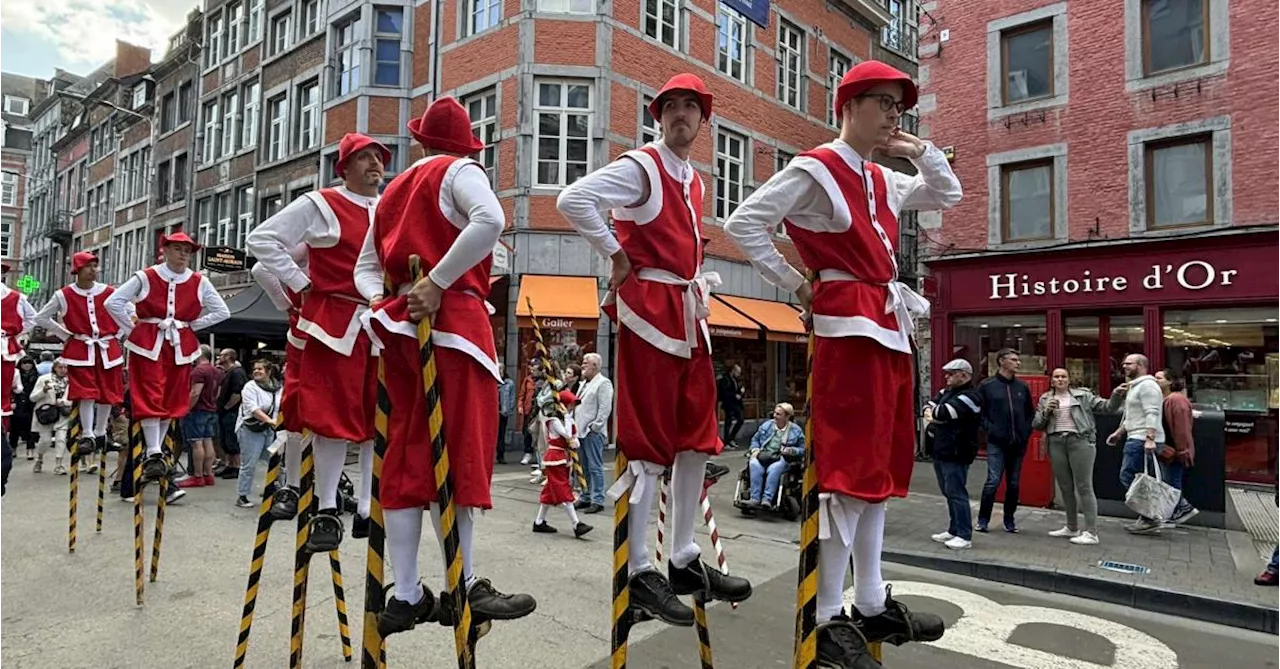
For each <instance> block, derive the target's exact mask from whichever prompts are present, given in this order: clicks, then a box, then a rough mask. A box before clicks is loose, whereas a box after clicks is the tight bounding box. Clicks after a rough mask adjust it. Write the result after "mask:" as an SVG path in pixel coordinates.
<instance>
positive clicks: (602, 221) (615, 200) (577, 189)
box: [556, 140, 695, 257]
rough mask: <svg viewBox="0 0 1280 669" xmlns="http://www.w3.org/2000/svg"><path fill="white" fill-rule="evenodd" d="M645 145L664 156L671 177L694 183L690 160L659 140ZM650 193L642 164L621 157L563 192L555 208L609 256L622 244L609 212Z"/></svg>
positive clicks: (598, 249)
mask: <svg viewBox="0 0 1280 669" xmlns="http://www.w3.org/2000/svg"><path fill="white" fill-rule="evenodd" d="M646 146H648V147H652V148H654V149H657V151H658V155H660V156H662V167H663V169H665V170H666V171H667V174H669V175H671V176H672V178H674V179H675V180H676V181H679V182H681V183H683V184H685V185H688V184H690V183H692V182H693V177H694V173H695V172H694V169H693V166H692V165H690V164H689V161H687V160H684V159H682V158H680V156H677V155H676V154H675V152H673V151H672V150H671V149H669V148H667V145H666V144H665V143H663V142H662V141H660V140H659V141H656V142H650V143H649V144H648V145H646ZM648 193H649V178H648V175H647V174H646V173H645V170H644V168H643V167H641V166H640V163H637V162H636V161H634V160H632V159H630V158H627V157H622V158H618V159H617V160H615V161H613V162H611V163H609V164H608V165H605V166H604V167H601V168H600V169H598V170H596V171H594V172H592V173H591V174H588V175H587V176H585V177H582V178H581V179H578V180H577V181H575V182H573V184H572V185H571V186H569V187H568V188H566V189H564V190H563V191H561V193H560V197H558V198H556V208H557V209H559V210H560V214H561V215H563V216H564V217H565V219H566V220H568V221H569V224H570V225H572V226H573V228H574V229H575V230H577V231H578V234H580V235H582V236H583V238H584V239H586V240H587V243H589V244H590V245H591V248H593V249H595V250H596V253H599V254H600V255H602V256H605V257H609V256H612V255H613V254H614V253H617V252H618V251H619V250H620V249H621V248H622V246H621V245H620V244H619V243H618V239H617V237H614V236H613V232H612V231H610V230H609V223H608V219H607V218H606V214H607V213H608V212H609V211H610V210H611V209H617V208H620V207H631V206H635V205H638V204H642V203H643V199H644V198H645V196H646V195H648Z"/></svg>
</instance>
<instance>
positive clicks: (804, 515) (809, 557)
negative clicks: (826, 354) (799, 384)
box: [793, 330, 818, 669]
mask: <svg viewBox="0 0 1280 669" xmlns="http://www.w3.org/2000/svg"><path fill="white" fill-rule="evenodd" d="M813 349H814V334H813V331H812V330H810V332H809V347H808V356H807V361H808V382H807V384H806V389H805V415H806V416H807V419H806V420H805V422H804V433H805V434H804V441H805V445H806V447H805V449H804V482H803V486H802V487H803V491H802V496H801V499H800V518H801V520H800V569H799V573H798V576H797V586H796V642H795V649H794V662H793V668H794V669H814V668H815V667H816V666H817V663H818V637H817V634H816V631H817V626H818V471H817V469H816V468H815V467H814V466H813V452H814V451H815V450H817V444H815V443H813Z"/></svg>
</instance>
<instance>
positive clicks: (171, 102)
mask: <svg viewBox="0 0 1280 669" xmlns="http://www.w3.org/2000/svg"><path fill="white" fill-rule="evenodd" d="M176 127H178V92H177V90H176V89H175V90H172V91H169V92H168V93H165V94H164V95H163V96H162V97H161V98H160V134H164V133H167V132H172V131H173V129H174V128H176Z"/></svg>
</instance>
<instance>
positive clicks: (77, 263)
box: [71, 251, 98, 274]
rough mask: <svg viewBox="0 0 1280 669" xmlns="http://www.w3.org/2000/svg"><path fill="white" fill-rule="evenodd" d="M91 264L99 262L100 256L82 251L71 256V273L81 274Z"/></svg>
mask: <svg viewBox="0 0 1280 669" xmlns="http://www.w3.org/2000/svg"><path fill="white" fill-rule="evenodd" d="M91 262H98V256H96V255H94V254H92V253H90V252H88V251H80V252H78V253H76V254H75V255H73V256H71V273H72V274H79V273H80V270H82V269H84V268H85V266H87V265H88V264H89V263H91Z"/></svg>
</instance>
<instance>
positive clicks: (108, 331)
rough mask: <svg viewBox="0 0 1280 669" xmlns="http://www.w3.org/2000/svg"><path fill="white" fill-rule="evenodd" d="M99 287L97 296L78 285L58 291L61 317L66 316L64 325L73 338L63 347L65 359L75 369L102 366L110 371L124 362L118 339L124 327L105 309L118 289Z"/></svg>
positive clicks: (63, 318)
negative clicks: (84, 290) (109, 298)
mask: <svg viewBox="0 0 1280 669" xmlns="http://www.w3.org/2000/svg"><path fill="white" fill-rule="evenodd" d="M98 286H101V290H99V291H98V293H97V294H96V295H86V294H85V293H83V292H81V291H80V289H79V288H77V287H76V285H75V284H74V283H73V284H71V285H68V286H64V287H63V288H62V290H60V291H58V295H57V299H58V302H59V303H60V306H61V308H60V309H59V310H58V315H59V316H61V317H62V326H63V327H65V328H66V329H67V330H68V331H69V332H70V333H71V335H72V338H71V339H68V340H67V341H66V343H64V344H63V345H62V359H63V360H64V361H65V362H66V363H67V364H68V365H71V366H72V367H92V366H94V365H99V366H101V367H103V368H108V369H109V368H111V367H115V366H116V365H119V364H120V363H122V362H124V354H123V352H122V351H121V350H120V340H119V338H118V337H117V336H116V335H117V334H119V332H120V326H119V325H118V324H117V323H116V320H115V319H114V318H112V317H111V315H110V314H108V313H107V309H106V307H105V306H103V305H104V304H105V303H106V301H107V298H108V297H110V296H111V294H112V293H114V292H115V289H114V288H112V287H111V286H107V285H103V284H98ZM98 286H95V288H97V287H98Z"/></svg>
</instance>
